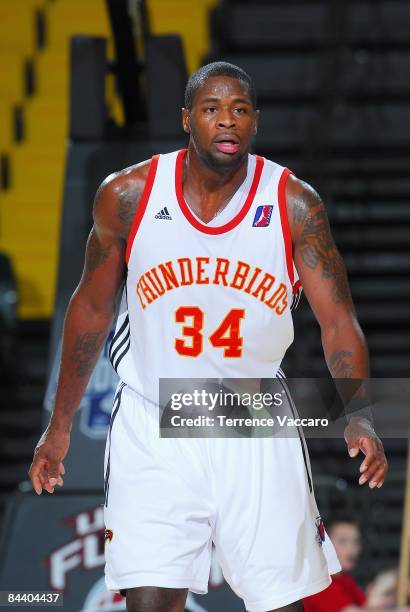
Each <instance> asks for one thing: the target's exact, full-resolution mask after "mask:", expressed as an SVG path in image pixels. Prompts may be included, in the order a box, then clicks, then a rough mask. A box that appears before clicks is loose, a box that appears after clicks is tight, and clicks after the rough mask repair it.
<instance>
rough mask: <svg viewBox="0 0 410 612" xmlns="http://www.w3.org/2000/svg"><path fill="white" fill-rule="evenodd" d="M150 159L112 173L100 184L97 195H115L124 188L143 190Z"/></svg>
mask: <svg viewBox="0 0 410 612" xmlns="http://www.w3.org/2000/svg"><path fill="white" fill-rule="evenodd" d="M151 163H152V159H147V160H145V161H142V162H139V163H137V164H133V165H132V166H127V167H126V168H123V169H122V170H118V171H116V172H112V173H111V174H109V175H108V176H107V177H106V178H105V179H104V180H103V181H102V183H101V185H100V186H99V188H98V191H97V193H99V194H107V195H115V194H119V193H120V192H121V191H122V190H123V189H124V188H127V189H130V188H134V189H141V188H142V189H143V188H144V186H145V183H146V180H147V177H148V174H149V169H150V166H151Z"/></svg>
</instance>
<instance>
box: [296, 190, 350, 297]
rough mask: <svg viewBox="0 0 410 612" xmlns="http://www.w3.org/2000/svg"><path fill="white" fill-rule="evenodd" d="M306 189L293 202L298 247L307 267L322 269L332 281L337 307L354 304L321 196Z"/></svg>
mask: <svg viewBox="0 0 410 612" xmlns="http://www.w3.org/2000/svg"><path fill="white" fill-rule="evenodd" d="M303 185H304V189H303V191H301V193H300V194H299V195H297V196H295V197H294V198H292V214H293V221H294V223H295V224H296V225H298V226H299V228H300V237H299V241H298V247H299V249H300V253H301V257H302V260H303V262H304V264H305V265H306V266H307V267H308V268H310V269H311V270H316V269H317V268H318V266H320V267H321V270H322V278H324V279H329V280H331V281H332V297H333V301H334V303H336V304H339V303H344V302H347V301H349V300H350V289H349V284H348V280H347V274H346V268H345V265H344V262H343V259H342V257H341V256H340V253H339V251H338V250H337V248H336V245H335V243H334V240H333V238H332V235H331V233H330V227H329V221H328V219H327V215H326V211H325V208H324V205H323V202H322V200H321V198H320V196H319V195H318V194H317V193H316V191H315V190H314V189H312V187H310V186H309V185H307V184H306V183H303Z"/></svg>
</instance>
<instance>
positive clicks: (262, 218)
mask: <svg viewBox="0 0 410 612" xmlns="http://www.w3.org/2000/svg"><path fill="white" fill-rule="evenodd" d="M272 209H273V206H258V208H257V209H256V213H255V218H254V220H253V223H252V227H267V226H268V225H269V223H270V218H271V216H272Z"/></svg>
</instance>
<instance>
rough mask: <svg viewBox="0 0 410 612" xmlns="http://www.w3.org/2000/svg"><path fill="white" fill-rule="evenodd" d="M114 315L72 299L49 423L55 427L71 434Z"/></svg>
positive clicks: (66, 321) (84, 301) (67, 316)
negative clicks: (75, 415) (72, 424)
mask: <svg viewBox="0 0 410 612" xmlns="http://www.w3.org/2000/svg"><path fill="white" fill-rule="evenodd" d="M113 318H114V312H109V311H98V310H96V309H95V308H93V307H92V305H91V304H90V303H89V302H87V301H86V300H84V299H82V298H81V297H79V296H78V295H77V296H73V298H72V299H71V301H70V304H69V306H68V309H67V313H66V317H65V321H64V332H63V347H62V356H61V365H60V372H59V377H58V383H57V391H56V397H55V402H54V410H53V413H52V417H51V420H50V424H51V425H52V426H53V427H56V428H58V429H63V430H70V429H71V423H72V419H73V416H74V414H75V412H76V411H77V410H78V407H79V405H80V402H81V399H82V397H83V395H84V392H85V390H86V387H87V384H88V381H89V379H90V377H91V374H92V372H93V370H94V367H95V364H96V363H97V360H98V357H99V354H100V352H101V349H102V347H103V346H104V343H105V340H106V338H107V336H108V333H109V331H110V329H111V325H112V322H113Z"/></svg>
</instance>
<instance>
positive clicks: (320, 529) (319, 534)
mask: <svg viewBox="0 0 410 612" xmlns="http://www.w3.org/2000/svg"><path fill="white" fill-rule="evenodd" d="M316 540H317V543H318V544H319V546H322V544H323V542H324V541H325V524H324V522H323V521H322V518H321V517H320V516H317V517H316Z"/></svg>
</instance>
